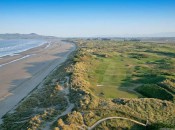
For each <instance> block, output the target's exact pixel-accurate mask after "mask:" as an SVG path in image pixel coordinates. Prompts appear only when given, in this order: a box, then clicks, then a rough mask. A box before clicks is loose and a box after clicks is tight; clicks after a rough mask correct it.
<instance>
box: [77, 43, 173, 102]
mask: <svg viewBox="0 0 175 130" xmlns="http://www.w3.org/2000/svg"><path fill="white" fill-rule="evenodd" d="M81 46H83V48H82V51H83V53H84V54H83V56H82V57H84V58H83V62H84V63H85V64H86V66H85V68H86V69H87V74H88V76H86V77H85V78H86V80H87V81H88V82H90V84H91V85H90V86H91V87H90V88H91V90H92V91H93V92H94V93H95V94H96V95H97V96H100V97H104V98H138V97H145V96H146V97H148V95H145V94H143V93H141V92H140V91H137V90H138V89H136V88H137V87H142V85H144V84H159V85H160V84H162V82H163V81H164V80H170V81H172V80H174V73H175V67H174V66H175V56H174V50H173V49H172V48H174V49H175V47H174V46H173V45H171V44H158V43H140V42H115V41H99V40H97V41H86V42H84V43H82V44H81ZM80 55H82V54H80ZM82 57H81V58H82ZM89 63H90V64H89ZM163 89H164V88H163ZM157 91H159V89H157ZM160 91H161V90H160ZM149 97H154V98H155V97H156V96H151V94H149ZM172 100H173V98H172Z"/></svg>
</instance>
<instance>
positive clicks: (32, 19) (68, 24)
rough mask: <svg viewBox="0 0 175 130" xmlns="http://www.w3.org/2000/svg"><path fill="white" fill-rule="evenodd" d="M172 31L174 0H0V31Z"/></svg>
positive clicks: (78, 33) (87, 33)
mask: <svg viewBox="0 0 175 130" xmlns="http://www.w3.org/2000/svg"><path fill="white" fill-rule="evenodd" d="M166 32H175V0H0V33H38V34H42V35H52V36H59V37H92V36H140V35H147V34H156V33H166Z"/></svg>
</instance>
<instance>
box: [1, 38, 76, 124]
mask: <svg viewBox="0 0 175 130" xmlns="http://www.w3.org/2000/svg"><path fill="white" fill-rule="evenodd" d="M58 43H59V44H58ZM56 47H59V48H56ZM43 48H45V49H43ZM75 49H76V46H75V45H74V44H73V43H70V42H69V43H68V42H63V41H58V42H52V44H47V45H46V46H45V47H40V48H39V50H35V51H36V52H37V54H36V55H33V56H31V57H27V58H25V59H22V60H18V61H16V62H13V63H11V64H7V65H5V66H2V67H0V72H1V71H3V70H4V68H8V67H9V68H10V66H15V64H16V65H17V64H18V63H21V62H25V61H28V62H29V63H31V61H36V60H38V59H40V60H41V61H42V62H40V63H39V64H38V65H37V64H36V65H34V68H32V69H31V70H30V71H34V73H33V74H32V75H30V76H28V75H26V76H24V77H27V78H25V79H21V80H22V82H18V85H16V86H13V87H9V88H5V89H8V93H7V92H6V94H7V95H5V96H3V97H2V96H1V97H0V99H1V100H0V116H1V118H2V117H3V115H5V114H6V113H7V112H9V111H10V110H12V109H13V108H14V107H15V106H16V105H18V104H19V103H20V102H21V101H22V100H23V99H24V98H25V97H26V96H28V95H29V94H30V93H31V92H32V91H33V90H34V89H35V88H37V86H38V85H40V84H41V83H42V81H43V80H44V79H45V78H46V77H47V76H48V75H49V74H50V73H51V72H52V71H53V70H54V69H55V68H57V67H59V65H60V64H61V63H63V62H64V61H65V60H66V59H67V57H68V56H69V55H70V53H71V52H73V51H74V50H75ZM30 51H31V50H30ZM23 54H24V53H23ZM53 55H55V57H54V58H53ZM32 59H33V60H32ZM48 59H49V60H48ZM43 60H44V62H43ZM32 63H33V62H32ZM34 63H35V62H34ZM21 64H22V63H21ZM23 64H24V63H23ZM41 66H42V67H41ZM36 70H37V71H36ZM28 71H29V70H28ZM21 74H23V73H21ZM24 75H25V74H24ZM2 88H3V87H2ZM2 88H1V89H2ZM0 94H1V95H2V93H0ZM1 123H2V119H1V120H0V124H1Z"/></svg>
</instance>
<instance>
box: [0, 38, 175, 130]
mask: <svg viewBox="0 0 175 130" xmlns="http://www.w3.org/2000/svg"><path fill="white" fill-rule="evenodd" d="M74 42H75V43H76V44H77V48H78V49H77V51H76V52H75V56H73V57H71V58H70V59H69V60H68V61H67V63H65V65H64V66H62V67H61V68H60V69H58V70H57V71H55V72H54V73H53V74H52V75H50V76H49V77H48V78H47V79H46V81H45V87H43V88H42V89H38V91H39V92H38V91H36V94H35V92H34V93H33V94H31V96H29V97H28V98H27V99H26V100H24V102H22V103H21V105H20V106H19V107H18V108H17V109H16V111H15V112H14V113H12V114H10V113H9V114H7V115H6V116H5V117H4V121H5V122H4V124H3V125H2V128H3V129H7V128H8V129H11V128H18V129H25V128H26V126H27V127H28V129H42V128H43V127H44V125H45V123H46V122H49V121H54V120H53V117H56V116H57V115H60V114H61V113H62V112H63V111H64V110H65V109H66V107H68V102H67V100H66V99H65V95H64V94H65V93H63V92H62V91H61V88H63V87H60V86H67V87H69V90H70V93H69V95H68V100H69V101H70V103H72V104H74V108H73V110H72V112H70V113H69V114H64V115H62V116H61V117H59V118H58V119H56V120H55V121H54V123H53V124H52V126H51V128H50V129H54V130H62V129H63V130H67V129H72V130H76V129H77V130H79V129H87V128H89V129H91V128H92V126H93V125H94V124H95V123H96V122H97V121H99V120H101V119H105V118H107V117H123V118H127V119H128V120H124V119H110V120H105V121H103V122H102V123H99V124H98V125H96V126H95V127H94V129H96V130H100V129H106V130H108V129H109V130H111V129H122V130H126V129H131V130H142V129H143V130H145V129H149V130H150V129H159V128H175V103H174V102H175V98H174V97H175V57H174V54H175V51H174V50H175V45H174V44H158V43H142V42H137V41H124V42H122V41H120V42H118V41H112V40H109V39H108V40H90V39H88V40H84V39H76V40H75V39H74ZM65 76H67V77H69V78H70V82H68V83H65V81H64V79H65ZM58 83H59V84H58ZM41 90H42V91H41ZM38 94H39V95H41V96H39V95H38ZM42 95H46V96H45V97H47V98H44V96H42ZM45 99H47V100H46V101H45ZM39 110H41V111H39ZM23 114H24V115H25V116H23ZM14 115H15V116H16V117H15V118H14ZM27 117H29V118H27ZM25 118H26V120H24V119H25ZM131 120H135V121H138V122H140V124H143V125H140V124H137V123H134V122H132V121H131ZM20 121H21V122H20ZM23 121H24V122H23ZM15 122H17V123H18V124H17V125H15V124H16V123H15ZM19 122H20V123H19ZM145 125H146V127H145ZM8 126H9V127H8Z"/></svg>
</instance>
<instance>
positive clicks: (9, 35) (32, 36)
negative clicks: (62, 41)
mask: <svg viewBox="0 0 175 130" xmlns="http://www.w3.org/2000/svg"><path fill="white" fill-rule="evenodd" d="M53 38H54V39H55V38H57V37H54V36H43V35H38V34H36V33H30V34H19V33H6V34H0V39H53Z"/></svg>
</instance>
